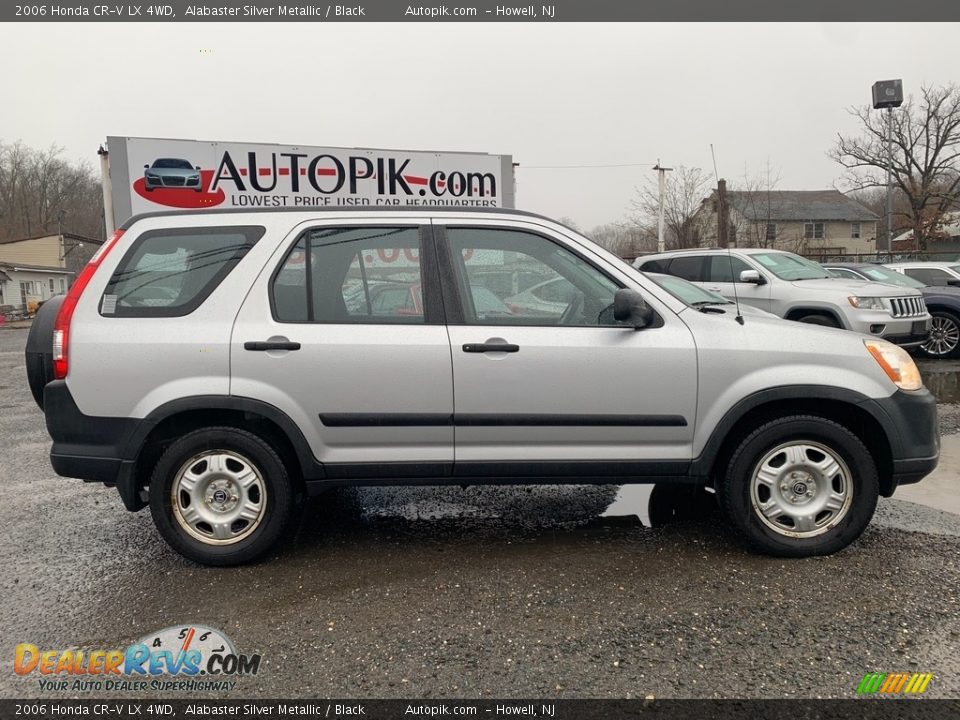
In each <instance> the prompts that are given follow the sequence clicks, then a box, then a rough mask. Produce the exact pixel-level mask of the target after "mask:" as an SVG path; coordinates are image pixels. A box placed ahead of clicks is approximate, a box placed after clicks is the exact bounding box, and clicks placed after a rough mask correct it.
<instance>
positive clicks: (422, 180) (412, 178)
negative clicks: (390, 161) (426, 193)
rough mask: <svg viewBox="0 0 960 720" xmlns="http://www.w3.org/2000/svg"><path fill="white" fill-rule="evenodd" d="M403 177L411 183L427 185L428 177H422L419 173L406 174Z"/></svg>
mask: <svg viewBox="0 0 960 720" xmlns="http://www.w3.org/2000/svg"><path fill="white" fill-rule="evenodd" d="M403 179H404V180H406V181H407V182H408V183H410V184H411V185H426V184H427V179H426V178H425V177H420V176H419V175H404V176H403Z"/></svg>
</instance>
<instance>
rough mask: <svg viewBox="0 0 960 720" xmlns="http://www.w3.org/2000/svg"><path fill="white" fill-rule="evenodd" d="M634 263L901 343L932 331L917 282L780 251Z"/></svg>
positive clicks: (713, 252) (780, 311)
mask: <svg viewBox="0 0 960 720" xmlns="http://www.w3.org/2000/svg"><path fill="white" fill-rule="evenodd" d="M635 265H636V267H638V268H639V269H641V270H643V271H646V272H660V273H669V274H670V275H676V276H678V277H682V278H684V279H686V280H690V281H692V282H695V283H697V284H698V285H701V286H703V287H705V288H707V289H708V290H710V291H712V292H715V293H719V294H720V295H723V296H724V297H725V298H727V299H728V300H733V299H734V298H737V299H739V301H740V302H742V303H745V304H747V305H753V306H754V307H758V308H760V309H761V310H766V311H768V312H771V313H773V314H774V315H777V316H778V317H781V318H785V319H787V320H799V321H800V322H805V323H811V324H814V325H825V326H829V327H836V328H844V329H846V330H853V331H855V332H859V333H863V334H864V335H872V336H875V337H882V338H883V339H884V340H889V341H890V342H892V343H896V344H897V345H902V346H904V347H917V346H919V345H921V344H922V343H924V342H925V341H926V340H927V338H928V337H929V335H930V327H931V320H930V313H929V312H927V308H926V306H925V305H924V303H923V297H922V296H921V294H920V292H919V291H917V290H916V289H911V288H902V287H894V286H891V285H884V284H882V283H876V282H867V281H860V280H849V279H846V278H838V277H836V276H834V275H832V274H831V273H830V272H828V271H827V270H826V269H824V268H823V267H822V266H820V265H818V264H817V263H815V262H813V261H812V260H807V259H806V258H803V257H800V256H799V255H795V254H793V253H790V252H784V251H782V250H770V249H766V248H758V249H751V248H737V249H735V250H730V251H727V250H720V249H716V248H714V249H703V250H679V251H676V252H668V253H660V254H657V255H645V256H643V257H641V258H637V260H636V261H635Z"/></svg>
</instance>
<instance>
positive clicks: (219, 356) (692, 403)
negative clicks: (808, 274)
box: [27, 207, 939, 565]
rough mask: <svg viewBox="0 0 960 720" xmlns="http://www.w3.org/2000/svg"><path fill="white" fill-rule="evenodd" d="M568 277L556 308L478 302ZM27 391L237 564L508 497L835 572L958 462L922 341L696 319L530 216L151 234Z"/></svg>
mask: <svg viewBox="0 0 960 720" xmlns="http://www.w3.org/2000/svg"><path fill="white" fill-rule="evenodd" d="M490 278H493V279H494V280H495V282H492V281H491V285H490V286H489V287H488V286H486V285H485V281H486V280H488V279H490ZM557 278H562V279H563V280H565V281H566V282H568V283H569V284H570V285H571V286H572V287H573V288H575V289H576V291H575V292H573V293H569V294H568V298H569V299H568V300H567V302H565V303H559V304H557V306H556V307H552V308H548V309H544V307H539V308H538V309H537V312H536V313H535V314H526V313H525V311H524V309H523V307H522V306H518V305H516V304H513V303H492V302H480V301H478V300H477V298H478V297H479V296H480V295H481V294H482V295H483V296H484V297H486V296H487V295H488V294H489V293H490V292H494V293H496V294H497V297H500V298H501V299H502V298H503V297H506V296H514V295H517V294H520V293H522V292H523V291H524V290H526V289H527V288H529V287H533V286H535V285H537V284H540V283H545V282H548V281H550V280H554V279H557ZM385 284H390V285H393V286H399V287H406V288H418V290H417V292H418V297H419V298H420V299H421V302H419V303H407V302H404V303H399V304H397V303H394V304H391V303H387V302H382V301H378V302H373V301H372V297H373V296H374V295H375V290H376V289H377V288H382V287H383V286H384V285H385ZM27 371H28V377H29V380H30V384H31V389H32V390H33V392H34V396H35V397H36V398H37V400H38V403H40V405H41V407H42V408H43V409H44V412H45V414H46V420H47V427H48V429H49V432H50V435H51V437H52V438H53V447H52V450H51V454H50V456H51V460H52V463H53V467H54V469H55V470H56V472H57V473H58V474H60V475H64V476H67V477H74V478H82V479H84V480H88V481H98V482H102V483H104V484H105V485H107V486H110V487H116V488H117V490H118V491H119V493H120V497H121V498H122V500H123V503H124V505H125V506H126V507H127V508H128V509H130V510H139V509H141V508H143V507H146V506H147V505H149V506H150V511H151V513H152V515H153V518H154V521H155V523H156V525H157V528H158V529H159V531H160V533H161V534H162V535H163V537H164V538H165V539H166V540H167V541H168V542H169V543H170V545H172V546H173V548H175V549H176V550H177V551H178V552H180V553H182V554H183V555H185V556H187V557H189V558H192V559H194V560H196V561H199V562H202V563H209V564H217V565H227V564H236V563H241V562H245V561H248V560H251V559H253V558H254V557H256V556H259V555H261V554H262V553H264V552H265V551H267V550H268V548H270V547H271V546H273V545H274V543H275V542H276V541H277V540H278V539H279V538H281V536H282V535H283V533H284V529H285V527H287V525H288V520H289V519H290V518H291V515H292V513H293V511H294V509H295V507H296V504H297V502H298V499H299V498H301V497H303V496H305V495H309V494H318V493H320V492H321V491H323V490H324V489H326V488H330V487H336V486H343V485H386V484H457V485H467V484H479V483H492V482H498V483H503V482H509V483H681V484H688V485H690V486H694V487H696V486H700V487H707V488H710V489H713V490H715V492H716V495H717V497H718V499H719V502H720V504H721V506H722V508H723V509H724V511H725V514H726V516H727V517H728V518H729V522H730V523H732V525H733V526H734V527H735V528H736V529H737V530H738V531H739V532H740V533H741V534H742V535H743V536H744V537H745V538H746V539H747V540H748V541H749V542H750V543H751V544H752V545H753V546H754V547H755V548H757V549H759V550H761V551H763V552H766V553H770V554H774V555H780V556H793V557H800V556H808V555H821V554H826V553H831V552H834V551H836V550H839V549H841V548H843V547H845V546H846V545H848V544H849V543H850V542H852V541H853V540H855V539H856V538H857V537H858V536H859V535H860V533H861V532H862V531H863V529H864V528H865V527H866V525H867V524H868V523H869V521H870V518H871V516H872V515H873V512H874V509H875V507H876V503H877V498H878V496H880V495H883V496H890V495H891V494H893V492H894V491H895V489H896V488H897V486H898V485H900V484H902V483H912V482H917V481H918V480H920V479H922V478H923V477H924V476H925V475H927V474H928V473H929V472H930V471H931V470H932V469H933V468H934V467H935V466H936V463H937V458H938V454H939V438H938V433H937V418H936V404H935V401H934V399H933V397H932V396H931V394H930V393H929V392H928V391H927V390H926V389H925V388H924V387H923V385H922V382H921V379H920V376H919V373H918V370H917V367H916V365H915V364H914V362H913V360H912V359H911V358H910V357H909V355H907V353H906V352H905V351H904V350H902V349H901V348H898V347H896V346H894V345H892V344H890V343H888V342H886V341H884V340H881V339H878V338H870V337H866V336H863V335H859V334H856V333H852V332H848V331H844V330H836V329H832V328H825V327H819V326H814V325H804V324H800V323H790V322H784V321H782V320H779V319H776V318H767V317H763V316H757V315H749V316H746V317H743V316H741V315H740V314H739V313H738V312H737V310H736V308H735V306H729V305H727V306H717V305H697V306H690V305H687V304H686V303H685V302H684V301H683V300H682V299H681V298H680V297H677V296H674V295H672V294H671V293H670V292H669V291H668V289H666V288H665V287H662V286H661V285H658V284H657V283H656V282H654V281H653V280H652V279H650V278H648V277H646V276H645V275H643V273H641V272H639V271H637V270H635V269H633V268H631V267H630V266H628V265H627V264H626V263H624V262H622V261H621V260H620V259H619V258H617V257H616V256H614V255H612V254H610V253H608V252H607V251H605V250H603V249H602V248H600V247H598V246H596V245H594V244H593V243H591V242H590V241H588V240H587V239H585V238H583V237H582V236H580V235H578V234H577V233H576V232H574V231H572V230H570V229H568V228H566V227H564V226H563V225H560V224H558V223H555V222H553V221H551V220H548V219H546V218H543V217H540V216H537V215H532V214H529V213H523V212H519V211H509V210H494V211H477V210H465V209H435V208H425V207H421V208H411V209H409V210H407V211H403V210H382V211H376V210H364V211H350V210H343V209H339V210H330V211H323V210H321V211H313V210H310V211H305V210H299V209H297V210H295V211H284V210H277V211H250V212H244V211H239V212H237V211H202V212H174V213H157V214H147V215H140V216H137V217H134V218H132V219H131V220H129V221H128V222H127V223H126V224H125V225H124V226H123V227H122V228H121V229H120V230H119V231H117V233H116V234H115V235H114V236H113V237H112V238H111V239H110V240H108V241H107V242H106V243H105V244H104V245H103V246H102V248H101V249H100V251H99V252H98V253H97V255H96V256H95V257H94V258H93V259H92V260H91V262H90V264H89V265H88V266H87V267H86V268H85V269H84V270H83V271H82V272H81V273H80V274H79V276H78V277H77V279H76V282H75V283H74V284H73V286H72V287H71V289H70V291H69V293H68V294H67V295H66V297H65V298H60V299H57V300H56V301H51V302H48V303H47V304H46V305H44V307H43V308H42V310H41V313H40V315H39V316H38V318H37V319H36V321H35V323H34V325H33V328H32V329H31V335H30V337H29V338H28V343H27Z"/></svg>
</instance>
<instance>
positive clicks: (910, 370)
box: [863, 340, 923, 390]
mask: <svg viewBox="0 0 960 720" xmlns="http://www.w3.org/2000/svg"><path fill="white" fill-rule="evenodd" d="M863 344H864V345H866V346H867V350H868V351H869V352H870V354H871V355H873V359H874V360H876V361H877V364H878V365H879V366H880V367H881V368H883V371H884V372H885V373H886V374H887V377H888V378H890V379H891V380H892V381H893V383H894V385H896V386H897V387H898V388H900V389H901V390H919V389H920V388H922V387H923V380H922V379H921V378H920V370H919V369H918V368H917V364H916V363H915V362H914V361H913V358H912V357H910V356H909V355H908V354H907V351H906V350H904V349H903V348H901V347H897V346H896V345H894V344H893V343H890V342H887V341H886V340H864V341H863Z"/></svg>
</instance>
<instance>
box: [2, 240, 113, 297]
mask: <svg viewBox="0 0 960 720" xmlns="http://www.w3.org/2000/svg"><path fill="white" fill-rule="evenodd" d="M102 244H103V240H98V239H96V238H90V237H85V236H83V235H76V234H74V233H62V234H60V233H58V234H56V235H41V236H37V237H30V238H19V239H13V240H0V306H2V305H6V306H11V307H13V308H14V309H15V310H17V311H18V312H33V311H34V310H35V309H36V306H37V304H38V303H40V302H42V301H44V300H48V299H49V298H51V297H53V296H54V295H59V294H62V293H65V292H66V291H67V289H68V288H69V287H70V283H71V282H72V281H73V278H74V277H75V276H76V274H77V273H78V272H79V271H80V270H81V269H82V268H83V266H84V265H86V264H87V262H88V261H89V260H90V258H91V257H93V255H94V253H95V252H96V251H97V250H98V249H99V248H100V246H101V245H102Z"/></svg>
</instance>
